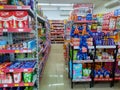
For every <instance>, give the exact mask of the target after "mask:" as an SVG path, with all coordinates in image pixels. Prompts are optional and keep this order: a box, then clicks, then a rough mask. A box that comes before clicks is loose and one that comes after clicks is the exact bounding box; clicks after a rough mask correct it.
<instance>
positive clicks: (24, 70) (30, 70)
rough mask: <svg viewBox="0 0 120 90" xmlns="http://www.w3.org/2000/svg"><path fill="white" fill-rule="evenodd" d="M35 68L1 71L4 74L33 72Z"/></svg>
mask: <svg viewBox="0 0 120 90" xmlns="http://www.w3.org/2000/svg"><path fill="white" fill-rule="evenodd" d="M35 68H36V65H35V66H34V68H16V69H3V70H2V71H3V72H5V73H8V72H33V71H34V70H35Z"/></svg>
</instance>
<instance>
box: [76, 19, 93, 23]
mask: <svg viewBox="0 0 120 90" xmlns="http://www.w3.org/2000/svg"><path fill="white" fill-rule="evenodd" d="M77 23H95V21H93V20H92V21H87V20H82V21H74V24H77Z"/></svg>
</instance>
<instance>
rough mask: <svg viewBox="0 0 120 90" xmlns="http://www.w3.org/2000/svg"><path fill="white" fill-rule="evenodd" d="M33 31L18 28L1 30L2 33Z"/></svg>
mask: <svg viewBox="0 0 120 90" xmlns="http://www.w3.org/2000/svg"><path fill="white" fill-rule="evenodd" d="M31 31H32V29H31V28H23V29H17V28H8V29H3V28H0V32H11V33H13V32H15V33H16V32H31Z"/></svg>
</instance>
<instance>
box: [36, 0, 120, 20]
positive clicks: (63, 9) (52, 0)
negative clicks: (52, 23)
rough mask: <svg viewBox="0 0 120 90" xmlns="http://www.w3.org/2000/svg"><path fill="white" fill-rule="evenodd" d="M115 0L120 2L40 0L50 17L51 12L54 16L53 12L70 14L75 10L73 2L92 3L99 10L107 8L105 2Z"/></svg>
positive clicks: (61, 14)
mask: <svg viewBox="0 0 120 90" xmlns="http://www.w3.org/2000/svg"><path fill="white" fill-rule="evenodd" d="M113 1H118V2H119V3H120V1H119V0H38V2H39V5H40V6H41V9H42V10H43V11H44V13H45V15H46V16H48V17H49V16H50V15H49V14H52V15H51V16H52V17H53V13H55V14H56V13H59V14H57V15H56V16H60V17H61V16H62V17H64V16H65V18H66V16H69V13H70V11H72V10H73V7H72V5H73V4H76V3H92V4H94V11H95V10H96V11H98V12H99V10H100V9H102V10H104V9H103V8H105V4H107V3H110V2H113ZM41 4H43V5H41ZM44 4H49V5H44ZM53 4H54V5H53ZM55 4H62V5H61V6H60V5H59V6H58V5H55ZM65 4H70V5H68V6H64V5H65ZM115 5H116V4H115ZM110 6H111V5H110ZM52 11H53V12H52Z"/></svg>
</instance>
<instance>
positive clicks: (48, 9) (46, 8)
mask: <svg viewBox="0 0 120 90" xmlns="http://www.w3.org/2000/svg"><path fill="white" fill-rule="evenodd" d="M41 9H42V10H43V11H44V10H45V11H50V10H51V11H52V10H58V8H57V7H54V8H53V7H50V8H48V7H44V8H43V7H42V8H41Z"/></svg>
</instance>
